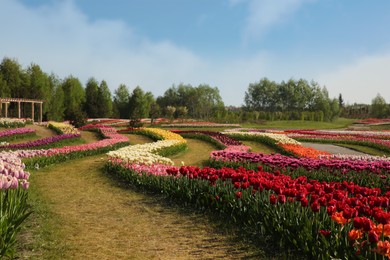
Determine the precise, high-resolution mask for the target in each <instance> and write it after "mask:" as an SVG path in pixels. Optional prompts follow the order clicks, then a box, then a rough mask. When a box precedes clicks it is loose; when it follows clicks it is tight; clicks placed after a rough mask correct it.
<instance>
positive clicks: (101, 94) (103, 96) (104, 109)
mask: <svg viewBox="0 0 390 260" xmlns="http://www.w3.org/2000/svg"><path fill="white" fill-rule="evenodd" d="M98 101H99V106H98V108H99V109H98V111H99V116H100V117H111V116H112V97H111V92H110V89H109V88H108V85H107V82H106V81H105V80H102V82H101V83H100V85H99V91H98Z"/></svg>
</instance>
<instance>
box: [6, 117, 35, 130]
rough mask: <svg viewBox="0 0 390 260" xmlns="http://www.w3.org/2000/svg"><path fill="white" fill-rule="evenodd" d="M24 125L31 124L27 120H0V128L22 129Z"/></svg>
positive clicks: (29, 120) (30, 121)
mask: <svg viewBox="0 0 390 260" xmlns="http://www.w3.org/2000/svg"><path fill="white" fill-rule="evenodd" d="M26 124H32V120H31V119H29V118H0V127H5V128H16V127H24V126H25V125H26Z"/></svg>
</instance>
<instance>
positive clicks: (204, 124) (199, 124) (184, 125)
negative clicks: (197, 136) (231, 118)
mask: <svg viewBox="0 0 390 260" xmlns="http://www.w3.org/2000/svg"><path fill="white" fill-rule="evenodd" d="M161 127H177V128H206V127H207V128H212V127H240V125H239V124H218V123H212V122H196V121H195V122H185V123H172V124H162V125H161Z"/></svg>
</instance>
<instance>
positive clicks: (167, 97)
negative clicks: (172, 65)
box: [156, 84, 224, 119]
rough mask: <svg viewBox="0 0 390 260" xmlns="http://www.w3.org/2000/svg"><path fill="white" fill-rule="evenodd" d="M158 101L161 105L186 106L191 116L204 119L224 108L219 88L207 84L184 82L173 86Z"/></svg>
mask: <svg viewBox="0 0 390 260" xmlns="http://www.w3.org/2000/svg"><path fill="white" fill-rule="evenodd" d="M156 102H157V103H158V104H159V106H160V107H167V106H173V107H180V106H185V107H187V109H188V115H189V116H190V117H193V118H202V119H205V118H210V117H212V116H216V114H217V113H220V111H221V109H223V108H224V104H223V101H222V98H221V96H220V94H219V90H218V88H217V87H214V88H212V87H210V86H209V85H206V84H202V85H199V86H198V87H192V86H191V85H184V84H180V85H179V86H178V87H176V86H172V87H171V88H169V89H168V90H167V91H165V93H164V95H163V96H162V97H158V98H157V101H156Z"/></svg>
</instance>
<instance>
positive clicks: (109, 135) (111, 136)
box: [15, 125, 128, 158]
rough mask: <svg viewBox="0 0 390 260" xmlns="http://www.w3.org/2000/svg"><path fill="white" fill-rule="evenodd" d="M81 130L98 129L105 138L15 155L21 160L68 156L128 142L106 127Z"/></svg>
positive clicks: (24, 151)
mask: <svg viewBox="0 0 390 260" xmlns="http://www.w3.org/2000/svg"><path fill="white" fill-rule="evenodd" d="M83 129H98V130H99V131H100V132H101V133H102V135H103V136H104V137H105V138H106V139H103V140H99V141H97V142H93V143H89V144H81V145H73V146H63V147H60V148H51V149H47V150H17V151H15V153H17V155H18V156H19V157H21V158H31V157H36V156H40V157H41V156H54V155H58V154H68V153H72V152H77V151H88V150H97V149H100V148H103V147H108V146H112V145H115V144H118V143H123V142H128V138H127V137H126V136H123V135H121V134H118V133H117V132H116V130H115V128H112V127H108V126H99V125H91V126H86V127H84V128H83Z"/></svg>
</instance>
